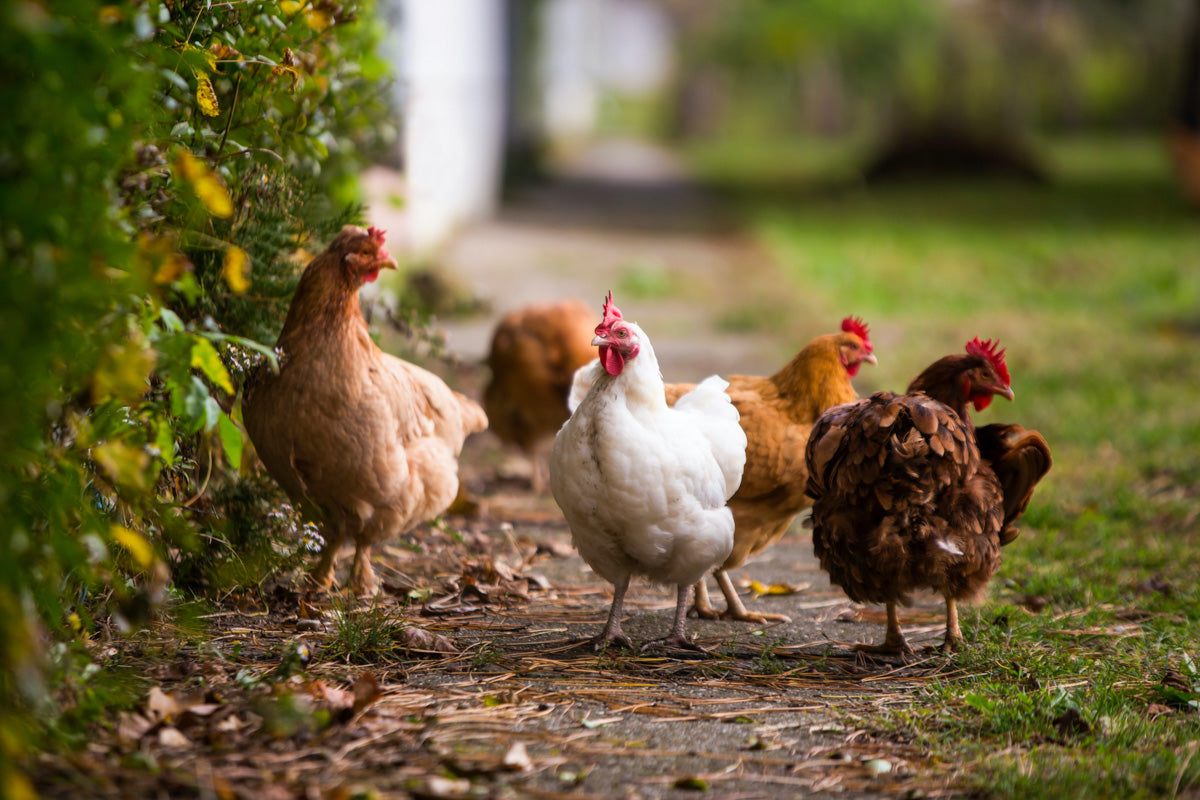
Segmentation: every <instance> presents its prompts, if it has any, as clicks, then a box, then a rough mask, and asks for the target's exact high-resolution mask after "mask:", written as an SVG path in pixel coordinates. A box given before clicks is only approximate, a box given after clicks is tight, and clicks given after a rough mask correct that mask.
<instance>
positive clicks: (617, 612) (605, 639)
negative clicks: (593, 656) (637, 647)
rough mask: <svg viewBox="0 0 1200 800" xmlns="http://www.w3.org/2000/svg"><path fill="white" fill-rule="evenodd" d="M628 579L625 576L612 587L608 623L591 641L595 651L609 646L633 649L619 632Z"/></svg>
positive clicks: (631, 644) (629, 642)
mask: <svg viewBox="0 0 1200 800" xmlns="http://www.w3.org/2000/svg"><path fill="white" fill-rule="evenodd" d="M629 578H630V576H629V575H625V576H624V577H623V578H621V580H619V581H617V583H616V584H614V585H613V601H612V608H610V609H609V610H608V623H607V624H606V625H605V626H604V630H603V631H601V632H600V635H599V636H597V637H596V638H594V639H592V648H593V649H595V650H603V649H604V648H606V647H608V646H609V645H610V644H618V645H620V646H621V647H627V648H629V649H630V650H632V649H633V642H632V641H631V640H630V639H629V637H628V636H626V635H625V632H624V631H622V630H621V608H622V606H624V605H625V592H626V591H628V589H629Z"/></svg>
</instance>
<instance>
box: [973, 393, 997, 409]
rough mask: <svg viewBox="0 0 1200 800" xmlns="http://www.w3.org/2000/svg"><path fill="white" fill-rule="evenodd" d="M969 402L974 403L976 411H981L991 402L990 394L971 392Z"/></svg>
mask: <svg viewBox="0 0 1200 800" xmlns="http://www.w3.org/2000/svg"><path fill="white" fill-rule="evenodd" d="M971 402H972V403H973V404H974V405H975V410H976V411H983V410H984V409H985V408H987V407H988V406H990V405H991V404H992V396H991V395H990V394H973V395H971Z"/></svg>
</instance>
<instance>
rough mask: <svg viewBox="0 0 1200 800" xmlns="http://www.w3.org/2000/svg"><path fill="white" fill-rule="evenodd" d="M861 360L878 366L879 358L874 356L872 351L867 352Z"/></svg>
mask: <svg viewBox="0 0 1200 800" xmlns="http://www.w3.org/2000/svg"><path fill="white" fill-rule="evenodd" d="M861 360H862V361H865V362H867V363H868V364H873V365H874V366H876V367H878V366H879V359H878V358H876V357H875V354H874V353H867V354H866V355H865V356H863V357H862V359H861Z"/></svg>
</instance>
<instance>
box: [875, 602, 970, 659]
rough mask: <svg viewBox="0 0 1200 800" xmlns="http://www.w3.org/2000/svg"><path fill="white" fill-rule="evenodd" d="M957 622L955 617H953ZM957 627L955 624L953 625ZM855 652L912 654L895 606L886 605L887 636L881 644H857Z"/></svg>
mask: <svg viewBox="0 0 1200 800" xmlns="http://www.w3.org/2000/svg"><path fill="white" fill-rule="evenodd" d="M955 619H956V620H957V617H955ZM955 624H956V625H957V622H956V623H955ZM854 649H855V650H858V651H859V652H860V653H888V654H893V655H895V654H909V653H912V652H913V649H912V647H910V646H909V644H908V642H907V641H906V640H905V638H904V632H903V631H901V630H900V615H899V614H898V613H897V612H896V604H895V603H888V604H887V635H886V636H884V638H883V643H882V644H859V645H855V646H854Z"/></svg>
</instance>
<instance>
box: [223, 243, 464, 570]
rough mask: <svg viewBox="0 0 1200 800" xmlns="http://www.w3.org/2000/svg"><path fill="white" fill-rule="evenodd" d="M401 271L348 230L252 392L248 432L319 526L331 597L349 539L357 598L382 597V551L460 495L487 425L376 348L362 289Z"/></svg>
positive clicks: (436, 381)
mask: <svg viewBox="0 0 1200 800" xmlns="http://www.w3.org/2000/svg"><path fill="white" fill-rule="evenodd" d="M394 266H395V263H394V262H393V261H392V260H391V258H390V256H388V254H387V251H386V250H385V249H384V247H383V234H382V232H379V231H376V230H375V229H371V230H370V231H363V230H362V229H360V228H356V227H353V226H347V227H346V228H344V229H343V230H342V232H341V233H340V234H339V235H338V236H337V237H336V238H335V239H334V241H333V242H332V243H331V244H330V245H329V247H328V248H327V249H326V250H325V252H323V253H322V254H320V255H319V256H317V257H316V258H315V259H313V261H312V262H311V263H310V264H309V265H308V266H307V267H306V268H305V270H304V273H303V275H302V276H301V278H300V283H299V285H298V286H297V288H296V294H295V297H294V298H293V299H292V304H291V306H290V308H289V309H288V315H287V320H286V321H285V323H284V327H283V332H282V333H281V334H280V336H279V341H278V343H277V348H278V349H279V350H281V351H282V354H283V355H282V359H281V362H282V366H281V368H280V370H279V372H278V374H275V373H272V372H271V371H270V370H267V369H263V370H260V371H259V373H258V374H256V375H255V376H254V377H253V378H252V380H251V381H250V383H249V384H248V386H247V389H246V395H245V400H244V408H243V415H244V419H245V423H246V429H247V432H248V433H249V434H250V439H251V441H253V443H254V446H255V449H256V450H257V452H258V456H259V458H260V459H262V462H263V464H264V465H265V466H266V468H267V471H268V472H269V473H270V474H271V476H272V477H273V478H274V479H275V480H276V481H278V482H279V484H280V486H282V487H283V489H284V491H286V492H287V494H288V496H289V497H291V499H292V500H293V502H295V503H296V504H297V505H298V506H300V507H301V508H303V509H305V510H306V511H308V512H309V513H310V514H312V515H313V516H315V517H316V518H317V519H318V520H319V522H320V526H321V531H322V535H323V536H324V538H325V542H326V545H325V551H324V553H323V556H322V559H321V561H320V563H319V564H318V566H317V568H316V569H315V570H314V572H313V573H312V575H311V579H312V581H313V583H314V584H315V585H316V586H318V587H320V588H326V587H328V586H329V585H330V583H331V582H332V579H333V559H334V556H335V555H336V552H337V549H338V547H339V545H340V544H341V543H342V541H343V540H344V539H350V540H352V541H354V542H355V544H356V545H357V549H356V553H355V559H354V566H353V568H352V570H351V575H350V588H351V589H352V590H353V591H356V592H359V593H369V592H372V591H374V590H375V588H376V581H375V576H374V572H373V569H372V567H371V563H370V548H371V545H372V544H374V543H376V542H379V541H383V540H385V539H388V538H391V537H393V536H396V535H398V534H401V533H404V532H406V531H408V530H409V529H411V528H412V527H413V526H415V525H416V524H417V523H419V522H421V521H423V520H426V519H429V518H431V517H434V516H436V515H438V514H440V513H441V512H442V511H444V510H445V509H446V508H447V507H448V506H449V505H450V503H451V502H453V500H454V498H455V495H456V493H457V491H458V454H459V453H460V452H461V450H462V445H463V441H464V440H465V439H466V437H467V435H468V434H470V433H472V432H475V431H479V430H483V429H484V428H486V427H487V418H486V417H485V415H484V413H483V410H482V409H481V408H480V407H479V406H478V405H477V404H476V403H475V402H473V401H472V400H470V399H468V398H467V397H465V396H463V395H461V394H459V393H458V392H454V391H452V390H451V389H450V388H449V387H448V386H447V385H446V384H445V383H444V382H443V381H442V380H441V379H440V378H438V377H437V376H436V375H434V374H432V373H430V372H428V371H426V370H424V369H421V368H420V367H417V366H415V365H413V364H409V363H408V362H406V361H402V360H401V359H399V358H396V357H394V356H391V355H389V354H387V353H384V352H383V351H381V350H380V349H379V347H378V346H377V345H376V344H375V343H374V342H373V341H371V338H370V336H369V335H368V332H367V324H366V321H365V320H364V319H363V316H362V312H361V310H360V308H359V303H358V290H359V289H360V288H361V287H362V285H363V283H364V282H366V281H368V280H374V278H375V276H377V275H378V271H379V269H380V268H381V267H394Z"/></svg>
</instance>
